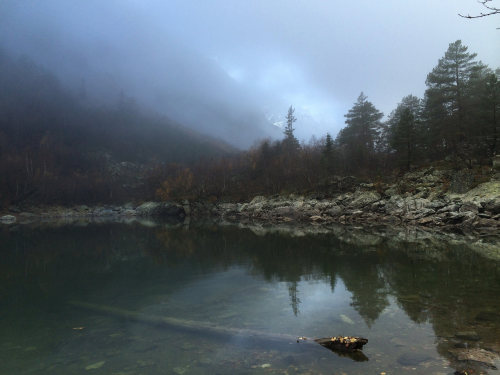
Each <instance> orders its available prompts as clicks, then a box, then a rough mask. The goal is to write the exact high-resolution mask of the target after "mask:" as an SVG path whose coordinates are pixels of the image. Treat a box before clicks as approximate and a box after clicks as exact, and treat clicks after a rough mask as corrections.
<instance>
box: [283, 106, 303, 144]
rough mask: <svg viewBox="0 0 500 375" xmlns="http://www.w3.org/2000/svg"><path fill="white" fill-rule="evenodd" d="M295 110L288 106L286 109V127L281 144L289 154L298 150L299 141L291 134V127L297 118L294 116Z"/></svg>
mask: <svg viewBox="0 0 500 375" xmlns="http://www.w3.org/2000/svg"><path fill="white" fill-rule="evenodd" d="M294 112H295V108H293V107H292V106H290V108H288V113H287V115H286V125H285V130H283V133H284V134H285V139H284V140H283V144H284V146H285V149H286V150H287V151H289V152H294V151H297V150H298V149H299V148H300V145H299V141H298V140H297V138H295V135H294V134H293V132H294V130H295V128H294V127H293V123H294V122H296V121H297V118H296V117H295V116H294Z"/></svg>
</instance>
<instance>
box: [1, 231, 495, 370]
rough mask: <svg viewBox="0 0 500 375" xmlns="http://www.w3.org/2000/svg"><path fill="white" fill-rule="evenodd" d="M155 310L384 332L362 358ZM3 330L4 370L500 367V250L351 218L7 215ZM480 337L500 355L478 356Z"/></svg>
mask: <svg viewBox="0 0 500 375" xmlns="http://www.w3.org/2000/svg"><path fill="white" fill-rule="evenodd" d="M353 230H354V229H353ZM358 232H359V231H358ZM295 234H297V233H295ZM346 238H347V240H346ZM72 301H77V302H83V303H90V304H92V305H93V306H96V307H97V308H96V309H91V310H89V309H86V308H83V307H81V306H75V305H74V304H71V302H72ZM101 307H102V308H107V307H113V308H115V309H116V310H115V311H120V312H122V311H125V312H127V313H130V312H132V313H136V315H137V316H138V319H139V320H124V319H122V318H121V317H120V315H119V314H103V313H102V311H99V308H101ZM150 316H156V317H157V316H167V317H173V318H177V319H181V320H192V321H197V322H210V323H212V324H214V325H217V326H220V327H231V328H247V329H253V330H258V331H262V332H267V333H276V334H278V333H282V334H289V335H294V336H307V337H326V336H331V335H339V334H343V335H352V336H363V337H366V338H368V340H369V342H368V344H367V345H366V346H365V348H364V350H363V353H364V355H365V356H366V357H365V358H364V359H365V360H364V361H355V360H353V359H352V358H349V357H345V356H339V355H337V354H335V353H332V352H330V351H328V350H327V349H324V348H322V347H320V346H319V345H318V346H317V345H312V344H311V345H305V344H303V343H300V344H297V343H296V342H295V341H293V340H292V341H290V340H283V342H279V341H278V342H274V341H269V342H266V341H259V340H257V341H256V340H254V339H251V338H248V337H245V336H244V335H234V336H232V335H229V336H213V335H210V334H207V333H205V332H203V331H199V332H186V331H184V330H182V329H173V328H167V327H158V326H154V325H148V324H144V323H142V322H141V321H140V320H141V317H145V318H147V317H150ZM0 337H1V340H0V374H2V375H3V374H13V375H14V374H96V375H97V374H115V375H132V374H134V375H139V374H144V375H146V374H380V373H382V372H385V373H386V374H453V372H454V371H455V370H463V369H473V370H475V371H476V373H481V372H483V373H489V374H498V373H500V372H499V371H498V370H496V369H494V366H497V367H498V366H499V365H500V361H499V360H498V356H497V355H496V354H494V352H500V262H498V261H494V260H491V259H487V258H485V257H483V256H482V255H481V254H480V253H477V252H475V251H472V250H471V249H469V248H468V247H467V246H464V245H463V244H460V243H458V244H457V243H455V244H453V243H443V242H442V241H441V242H440V241H437V240H436V241H433V240H432V239H431V240H427V241H424V242H421V243H415V242H404V241H403V242H401V241H395V239H394V238H391V236H385V237H383V238H379V237H378V236H377V235H375V234H371V233H367V232H360V233H357V234H356V233H354V234H353V233H351V232H350V229H349V228H347V229H344V230H343V232H342V235H339V234H338V233H337V234H316V235H300V236H297V235H294V233H293V231H292V232H291V233H290V234H284V233H265V232H258V233H256V231H252V230H249V229H239V228H236V227H227V226H226V227H222V226H216V225H203V226H191V227H189V228H188V227H186V226H179V227H172V226H167V225H156V226H152V227H148V226H143V225H139V224H129V225H126V224H117V223H115V224H113V223H107V224H88V225H81V226H78V225H71V226H58V227H56V226H50V225H49V226H38V227H29V226H23V227H17V228H12V227H11V228H6V227H4V228H3V229H0ZM467 350H469V351H470V350H472V353H475V354H476V355H478V353H479V355H483V356H484V355H486V357H487V359H488V361H486V362H488V363H489V364H488V363H483V364H481V363H478V362H475V361H470V360H469V361H464V360H463V359H464V358H463V355H464V353H465V352H464V351H467ZM485 353H486V354H485ZM358 359H359V358H358ZM459 359H462V360H461V361H460V360H459Z"/></svg>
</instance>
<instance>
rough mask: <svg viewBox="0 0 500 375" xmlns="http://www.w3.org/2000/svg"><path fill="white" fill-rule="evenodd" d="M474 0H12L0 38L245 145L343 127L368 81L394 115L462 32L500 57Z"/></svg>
mask: <svg viewBox="0 0 500 375" xmlns="http://www.w3.org/2000/svg"><path fill="white" fill-rule="evenodd" d="M481 11H482V8H481V5H480V4H478V3H477V2H475V1H474V0H441V1H435V0H421V1H401V0H392V1H383V2H375V1H369V0H362V1H356V2H348V1H344V2H339V1H335V2H334V1H333V0H307V1H305V0H304V1H292V0H272V1H271V0H252V1H239V0H210V1H206V0H199V1H186V0H169V1H161V0H149V1H145V0H106V1H103V0H85V1H78V2H77V1H68V0H43V1H39V0H31V1H29V0H3V1H2V2H1V3H0V48H2V49H4V50H5V51H7V52H8V53H9V54H12V55H14V56H23V55H25V56H29V57H30V58H32V59H33V60H34V61H35V62H36V63H38V64H41V65H42V66H44V67H46V68H47V69H48V70H50V71H52V72H53V73H55V74H56V75H57V76H58V77H59V78H60V80H61V81H62V82H63V83H64V84H65V85H67V86H69V87H70V88H72V89H73V90H85V92H86V93H87V96H88V98H89V100H90V101H93V102H95V103H98V104H99V103H103V104H106V103H112V102H113V101H116V100H117V98H118V97H119V96H120V93H124V94H125V95H127V96H129V97H133V98H135V100H136V101H137V103H138V104H140V105H141V106H143V107H145V108H149V109H151V110H154V111H156V112H159V113H161V114H164V115H166V116H168V117H169V118H171V119H173V120H176V121H177V122H180V123H182V124H184V125H186V126H189V127H191V128H193V129H196V130H198V131H200V132H202V133H206V134H211V135H214V136H217V137H221V138H223V139H225V140H226V141H229V142H231V143H233V144H235V145H237V146H240V147H248V146H249V145H251V144H252V143H253V142H254V141H255V140H256V139H259V138H264V137H267V136H271V137H280V134H281V129H280V128H279V125H280V123H281V122H282V121H283V120H284V116H285V114H286V111H287V109H288V107H289V106H290V105H293V106H294V107H295V108H296V116H297V118H298V121H297V123H296V132H297V136H298V137H299V138H300V139H302V140H309V139H310V137H312V136H316V137H322V136H324V135H325V134H326V132H330V133H331V134H332V135H335V134H336V133H337V132H338V131H339V130H340V129H341V128H342V127H343V126H344V117H343V116H344V114H345V113H346V112H347V111H348V110H349V108H350V107H351V106H352V104H353V102H354V101H355V100H356V98H357V96H358V95H359V93H360V92H361V91H363V92H364V93H365V94H366V95H367V96H368V98H369V100H370V101H371V102H373V103H374V105H375V106H376V107H377V108H378V109H380V110H381V111H383V112H384V113H385V114H388V113H389V112H390V111H391V110H392V109H393V108H394V107H395V106H396V104H397V103H398V102H399V101H400V100H401V98H402V97H403V96H405V95H408V94H414V95H417V96H422V95H423V92H424V90H425V78H426V75H427V73H429V72H430V71H431V70H432V68H433V67H434V66H435V65H436V64H437V62H438V59H439V58H440V57H442V56H443V54H444V52H445V51H446V49H447V47H448V44H449V43H451V42H453V41H455V40H457V39H461V40H462V42H463V43H464V44H465V45H467V46H468V47H469V50H470V51H473V52H477V53H478V57H479V58H480V59H481V60H482V61H483V62H484V63H485V64H488V65H489V66H490V67H492V68H496V67H499V66H500V48H499V47H500V30H497V29H496V28H497V27H499V26H500V18H499V17H486V18H481V19H474V20H468V19H464V18H461V17H459V16H458V13H463V14H469V13H470V14H478V13H480V12H481Z"/></svg>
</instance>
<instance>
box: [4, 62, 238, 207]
mask: <svg viewBox="0 0 500 375" xmlns="http://www.w3.org/2000/svg"><path fill="white" fill-rule="evenodd" d="M233 151H234V150H233V149H232V148H231V147H230V146H228V145H227V144H224V143H223V142H220V141H216V140H214V139H211V138H210V137H208V136H205V135H201V134H197V133H195V132H193V131H191V130H188V129H186V128H184V127H182V126H180V125H178V124H175V123H173V122H172V121H169V120H168V119H166V118H163V117H160V116H156V115H152V114H146V113H145V111H142V110H141V109H139V108H138V106H137V105H135V103H134V101H133V100H132V99H130V98H127V97H126V96H125V95H122V96H121V97H120V98H117V100H116V104H115V105H112V106H107V107H96V106H93V105H91V104H89V101H88V100H87V99H86V95H85V92H84V91H83V90H82V91H81V92H79V93H73V92H71V91H69V90H67V89H65V88H64V87H63V86H62V85H61V84H60V83H59V82H58V80H57V79H56V78H55V77H54V76H53V75H52V74H50V73H49V72H47V71H45V70H44V69H43V68H41V67H40V66H37V65H35V64H34V63H33V62H31V61H30V60H29V59H27V58H23V59H16V60H15V59H12V58H10V57H9V56H7V55H6V54H2V53H0V175H1V176H2V178H1V180H0V181H1V182H0V203H2V204H3V205H7V204H19V203H22V202H31V203H33V202H34V203H50V204H54V203H78V202H85V203H90V202H109V201H123V200H125V199H133V198H135V199H140V198H142V197H143V196H147V195H148V194H149V192H150V190H149V189H150V187H149V186H148V185H147V181H146V179H147V175H148V174H149V173H150V171H151V170H152V169H154V168H157V167H158V166H159V165H161V164H162V163H165V162H168V163H188V162H194V161H196V160H198V159H199V158H201V157H208V156H210V157H214V156H220V155H225V154H227V153H229V152H233Z"/></svg>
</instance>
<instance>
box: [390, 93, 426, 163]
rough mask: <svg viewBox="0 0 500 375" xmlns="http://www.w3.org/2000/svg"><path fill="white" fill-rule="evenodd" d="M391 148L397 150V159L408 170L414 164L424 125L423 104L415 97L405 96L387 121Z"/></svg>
mask: <svg viewBox="0 0 500 375" xmlns="http://www.w3.org/2000/svg"><path fill="white" fill-rule="evenodd" d="M387 124H388V125H389V129H388V142H389V146H390V147H391V148H392V149H393V150H395V152H396V157H397V159H398V160H400V161H402V163H403V164H404V165H405V167H406V169H407V170H409V169H410V168H411V164H412V163H413V162H414V158H415V152H416V148H417V145H418V137H419V133H421V129H420V126H421V124H422V103H421V100H420V99H419V98H417V97H416V96H413V95H408V96H405V97H404V98H403V99H402V101H401V103H399V104H398V106H397V107H396V109H395V110H394V111H392V112H391V114H390V115H389V119H388V121H387Z"/></svg>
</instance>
